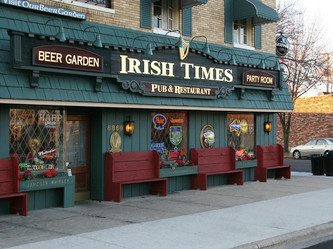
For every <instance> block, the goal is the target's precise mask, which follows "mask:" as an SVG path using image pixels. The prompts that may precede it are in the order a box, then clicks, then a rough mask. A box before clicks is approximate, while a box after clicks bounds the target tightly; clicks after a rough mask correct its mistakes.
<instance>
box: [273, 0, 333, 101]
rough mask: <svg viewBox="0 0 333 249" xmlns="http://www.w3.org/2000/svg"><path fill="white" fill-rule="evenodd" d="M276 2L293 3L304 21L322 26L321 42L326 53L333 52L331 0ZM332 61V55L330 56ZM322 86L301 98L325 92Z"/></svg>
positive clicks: (332, 6) (287, 0)
mask: <svg viewBox="0 0 333 249" xmlns="http://www.w3.org/2000/svg"><path fill="white" fill-rule="evenodd" d="M276 1H277V2H290V1H292V2H295V3H296V4H297V6H298V7H299V8H300V9H303V10H304V15H305V20H306V22H308V24H309V25H311V24H312V23H313V22H315V23H316V24H318V25H321V26H322V29H323V31H324V37H323V40H324V41H325V42H326V43H327V49H326V50H327V52H333V27H332V25H333V0H276ZM331 60H333V54H331ZM326 89H327V87H326V84H324V85H323V86H322V87H319V89H318V90H314V89H313V90H311V91H309V92H308V93H307V94H305V95H303V96H316V95H317V94H318V91H319V92H320V91H326Z"/></svg>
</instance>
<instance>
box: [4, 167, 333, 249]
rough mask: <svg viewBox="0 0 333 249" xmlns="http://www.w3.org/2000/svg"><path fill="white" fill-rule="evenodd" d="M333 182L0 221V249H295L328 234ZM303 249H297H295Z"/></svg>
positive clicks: (152, 199)
mask: <svg viewBox="0 0 333 249" xmlns="http://www.w3.org/2000/svg"><path fill="white" fill-rule="evenodd" d="M332 212H333V177H315V176H311V175H310V174H305V175H304V176H303V175H302V174H296V173H294V172H293V174H292V179H291V180H274V179H270V180H268V182H267V183H260V182H246V183H244V185H243V186H237V185H231V186H230V185H223V186H217V187H211V188H208V190H207V191H200V190H188V191H181V192H176V193H172V194H169V195H168V196H167V197H157V196H145V197H144V198H142V197H137V198H128V199H125V200H124V201H123V202H121V203H114V202H96V201H83V202H79V203H76V205H75V207H73V208H66V209H64V208H53V209H47V210H35V211H30V212H29V215H28V216H27V217H22V216H15V215H2V216H0V248H10V247H13V248H34V249H38V248H43V249H44V248H48V249H52V248H57V249H58V248H80V249H82V248H111V249H112V248H142V249H143V248H144V249H147V248H219V249H221V248H235V247H238V248H262V247H264V246H270V247H265V248H288V246H291V244H292V243H293V246H292V247H290V248H297V246H296V245H297V244H298V245H301V244H302V243H303V245H304V243H307V241H308V240H310V239H320V237H324V236H328V235H331V236H332V235H333V222H332V221H333V215H332ZM299 248H301V247H299Z"/></svg>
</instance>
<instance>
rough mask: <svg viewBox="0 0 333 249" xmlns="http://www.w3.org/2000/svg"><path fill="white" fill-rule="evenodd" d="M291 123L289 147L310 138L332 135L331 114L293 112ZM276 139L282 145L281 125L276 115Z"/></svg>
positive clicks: (332, 122) (332, 118)
mask: <svg viewBox="0 0 333 249" xmlns="http://www.w3.org/2000/svg"><path fill="white" fill-rule="evenodd" d="M291 124H292V125H291V127H290V137H289V149H290V148H292V147H295V146H297V145H301V144H304V143H306V142H307V141H309V140H310V139H312V138H324V137H333V114H323V113H293V115H292V118H291ZM276 140H277V143H280V144H282V145H283V133H282V127H281V123H280V119H279V118H278V117H277V139H276Z"/></svg>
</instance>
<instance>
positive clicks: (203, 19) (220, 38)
mask: <svg viewBox="0 0 333 249" xmlns="http://www.w3.org/2000/svg"><path fill="white" fill-rule="evenodd" d="M32 2H37V3H42V4H46V5H51V6H56V7H60V8H65V9H70V10H75V11H80V12H85V13H87V21H89V22H96V23H102V24H107V25H112V26H118V27H123V28H129V29H135V30H141V31H145V32H152V30H149V29H142V28H140V0H112V1H111V2H112V8H113V10H114V13H112V12H113V11H111V12H110V9H106V8H101V9H100V10H93V9H91V8H89V7H87V8H85V7H78V6H75V5H71V4H68V3H64V2H61V1H54V0H32ZM263 3H264V4H266V5H268V6H270V7H272V8H274V9H275V0H263ZM86 6H88V5H86ZM103 9H104V10H105V11H103ZM192 14H193V16H192V17H193V18H192V28H193V30H192V35H193V36H197V35H205V36H206V37H207V39H208V42H210V43H216V44H221V45H228V46H232V44H225V43H224V1H221V0H209V1H208V2H207V4H202V5H198V6H195V7H193V8H192ZM179 25H180V27H179V30H182V16H181V11H180V15H179ZM275 27H276V24H275V23H270V24H265V25H262V49H261V50H260V51H263V52H268V53H273V54H275V36H276V30H275ZM187 38H189V37H187Z"/></svg>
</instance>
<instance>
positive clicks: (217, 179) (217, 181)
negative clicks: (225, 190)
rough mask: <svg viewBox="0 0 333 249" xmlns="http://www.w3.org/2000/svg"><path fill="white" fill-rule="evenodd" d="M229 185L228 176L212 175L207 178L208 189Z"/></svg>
mask: <svg viewBox="0 0 333 249" xmlns="http://www.w3.org/2000/svg"><path fill="white" fill-rule="evenodd" d="M224 184H228V176H227V175H210V176H207V187H211V186H218V185H224Z"/></svg>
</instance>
